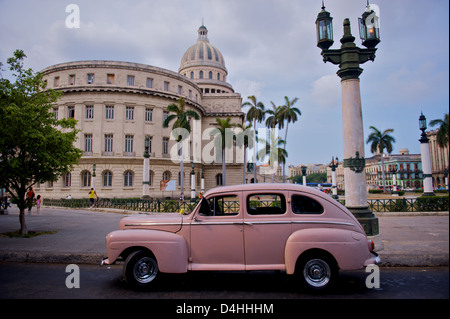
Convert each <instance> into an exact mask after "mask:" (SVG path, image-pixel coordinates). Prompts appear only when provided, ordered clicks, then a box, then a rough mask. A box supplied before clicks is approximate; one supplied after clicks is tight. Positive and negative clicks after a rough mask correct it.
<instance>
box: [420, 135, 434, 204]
mask: <svg viewBox="0 0 450 319" xmlns="http://www.w3.org/2000/svg"><path fill="white" fill-rule="evenodd" d="M419 141H420V154H421V157H422V172H423V173H422V175H423V195H422V196H433V195H434V192H433V179H432V175H431V174H432V171H431V157H430V147H429V143H428V142H429V140H428V138H427V136H426V135H425V138H424V137H423V136H422V138H421V139H420V140H419Z"/></svg>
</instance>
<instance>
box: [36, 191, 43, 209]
mask: <svg viewBox="0 0 450 319" xmlns="http://www.w3.org/2000/svg"><path fill="white" fill-rule="evenodd" d="M41 202H42V199H41V195H37V197H36V208H37V210H38V212H39V211H40V209H41Z"/></svg>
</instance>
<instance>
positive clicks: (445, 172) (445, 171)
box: [444, 168, 448, 190]
mask: <svg viewBox="0 0 450 319" xmlns="http://www.w3.org/2000/svg"><path fill="white" fill-rule="evenodd" d="M444 181H445V189H446V190H448V168H446V169H444Z"/></svg>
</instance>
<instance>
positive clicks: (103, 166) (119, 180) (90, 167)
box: [35, 26, 244, 198]
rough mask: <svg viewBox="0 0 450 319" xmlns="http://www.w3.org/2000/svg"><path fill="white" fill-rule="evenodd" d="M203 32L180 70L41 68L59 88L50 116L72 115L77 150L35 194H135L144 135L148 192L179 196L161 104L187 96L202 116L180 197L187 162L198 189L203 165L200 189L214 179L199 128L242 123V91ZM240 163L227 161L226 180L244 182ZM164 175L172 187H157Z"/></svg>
mask: <svg viewBox="0 0 450 319" xmlns="http://www.w3.org/2000/svg"><path fill="white" fill-rule="evenodd" d="M207 34H208V30H207V29H206V27H205V26H201V27H200V28H199V29H198V39H197V42H196V43H195V44H194V45H192V46H191V47H189V48H188V49H187V51H186V53H185V54H184V55H183V57H182V59H181V64H180V68H179V72H178V73H176V72H173V71H170V70H166V69H162V68H159V67H155V66H150V65H145V64H138V63H131V62H119V61H103V60H95V61H77V62H68V63H61V64H57V65H53V66H50V67H47V68H45V69H44V70H42V73H43V74H44V80H45V81H47V85H48V88H51V89H54V90H58V91H62V92H63V96H62V97H61V98H60V99H59V100H58V101H57V103H56V104H55V106H54V109H53V110H54V113H55V116H56V117H57V118H64V117H72V118H75V119H76V120H77V128H78V129H79V130H80V133H79V134H78V139H77V141H76V146H77V147H78V148H79V149H81V150H82V151H83V156H82V158H81V160H80V161H79V163H78V165H76V166H75V167H74V169H73V170H72V171H71V172H67V174H65V175H64V176H62V178H61V179H60V180H58V181H56V182H53V183H44V184H41V185H36V186H35V189H36V192H37V193H38V194H41V195H42V196H43V197H46V198H65V197H66V196H67V195H69V194H71V195H72V197H73V198H86V197H87V193H88V191H89V190H90V188H91V187H94V188H95V189H96V191H97V194H98V195H99V197H104V198H110V197H141V196H142V185H143V161H144V158H143V155H144V150H145V146H144V143H145V139H146V138H149V140H150V149H149V152H150V196H151V197H154V198H160V197H171V196H173V197H179V195H180V180H181V171H180V164H179V163H178V162H174V161H173V160H172V159H171V158H170V152H171V149H172V147H173V146H174V145H175V144H176V142H175V140H174V138H173V137H172V136H171V135H172V134H171V127H170V126H169V128H163V126H162V123H163V121H164V119H165V118H166V117H167V116H168V115H169V113H168V111H167V106H168V105H169V104H172V103H177V102H178V99H179V98H180V97H183V98H184V99H185V100H186V108H187V109H191V110H194V111H196V112H197V113H198V114H199V115H200V120H199V121H192V123H191V124H192V132H191V135H190V142H189V148H190V149H191V150H193V151H194V152H190V153H189V157H188V158H189V159H188V161H185V162H184V190H185V196H186V197H188V195H189V194H190V189H191V185H190V184H191V172H192V164H193V166H194V174H195V188H196V191H197V194H198V193H199V192H200V187H201V179H202V171H203V174H204V185H205V189H209V188H212V187H215V186H217V185H220V184H221V183H222V167H221V163H218V161H213V162H210V161H208V162H205V160H204V158H203V157H202V155H201V151H202V150H203V149H204V147H205V146H206V145H207V144H208V143H211V141H212V137H210V138H209V136H207V137H206V139H205V137H204V136H203V139H202V134H203V132H204V131H205V130H206V129H207V128H211V127H214V125H215V120H216V118H227V117H230V118H231V119H232V123H240V124H242V123H243V120H244V113H242V111H241V104H242V98H241V95H240V94H239V93H235V92H234V90H233V87H232V86H231V84H229V83H228V82H227V75H228V71H227V69H226V67H225V61H224V58H223V56H222V54H221V52H220V51H219V50H218V49H217V48H215V47H214V46H213V45H211V44H210V42H209V40H208V37H207ZM171 124H172V123H171ZM208 138H209V139H208ZM199 151H200V153H199ZM183 152H186V150H184V151H183ZM234 153H235V152H234ZM184 154H186V153H184ZM193 154H195V155H193ZM219 157H220V156H219ZM94 165H95V178H94V179H93V178H92V177H93V175H94ZM242 169H243V163H238V162H236V160H234V162H233V163H230V164H228V163H227V170H226V174H227V176H226V177H227V178H226V181H227V184H228V185H231V184H239V183H242V182H243V177H242V176H243V174H242ZM164 180H175V182H176V190H175V191H169V192H167V191H165V192H164V191H161V189H160V183H161V181H164ZM92 182H94V184H92Z"/></svg>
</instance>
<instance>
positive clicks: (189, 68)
mask: <svg viewBox="0 0 450 319" xmlns="http://www.w3.org/2000/svg"><path fill="white" fill-rule="evenodd" d="M178 72H179V73H180V74H182V75H184V76H185V77H187V78H188V79H190V80H192V81H193V82H195V83H196V84H197V85H198V86H199V87H200V88H201V89H202V92H203V93H205V94H208V93H210V94H217V93H234V90H233V87H232V86H231V85H230V84H229V83H227V75H228V71H227V68H226V67H225V61H224V59H223V56H222V53H220V51H219V50H218V49H217V48H216V47H215V46H213V45H212V44H211V43H209V40H208V29H207V28H206V27H205V26H204V25H202V26H201V27H200V28H199V29H198V39H197V43H195V44H194V45H192V46H191V47H189V48H188V49H187V50H186V52H185V53H184V55H183V58H182V59H181V65H180V69H179V71H178Z"/></svg>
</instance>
